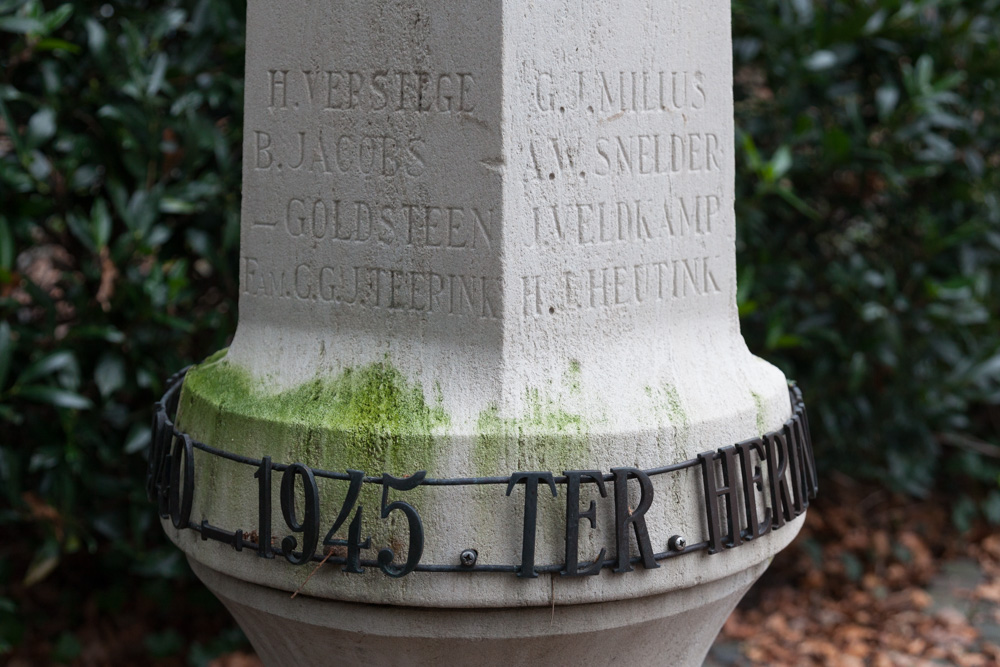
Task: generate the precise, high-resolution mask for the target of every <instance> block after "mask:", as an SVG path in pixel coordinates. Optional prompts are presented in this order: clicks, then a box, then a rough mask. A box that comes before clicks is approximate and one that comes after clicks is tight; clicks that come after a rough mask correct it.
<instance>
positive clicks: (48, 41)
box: [35, 37, 81, 54]
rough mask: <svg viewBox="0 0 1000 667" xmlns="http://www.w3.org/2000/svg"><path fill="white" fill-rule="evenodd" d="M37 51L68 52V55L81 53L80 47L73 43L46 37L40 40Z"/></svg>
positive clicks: (36, 45)
mask: <svg viewBox="0 0 1000 667" xmlns="http://www.w3.org/2000/svg"><path fill="white" fill-rule="evenodd" d="M35 50H36V51H66V52H67V53H73V54H76V53H80V51H81V49H80V45H79V44H74V43H72V42H67V41H66V40H65V39H56V38H54V37H46V38H45V39H40V40H38V42H37V43H36V44H35Z"/></svg>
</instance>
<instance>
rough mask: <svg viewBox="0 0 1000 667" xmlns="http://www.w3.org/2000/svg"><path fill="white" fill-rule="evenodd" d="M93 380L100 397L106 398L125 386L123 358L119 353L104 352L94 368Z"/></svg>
mask: <svg viewBox="0 0 1000 667" xmlns="http://www.w3.org/2000/svg"><path fill="white" fill-rule="evenodd" d="M94 382H95V383H96V384H97V390H98V391H99V392H100V393H101V397H102V398H107V397H108V396H110V395H111V394H113V393H114V392H116V391H118V390H119V389H121V388H122V387H123V386H125V360H124V359H122V358H121V357H120V356H119V355H117V354H113V353H105V354H104V355H102V356H101V359H100V360H99V361H98V362H97V367H96V368H95V369H94Z"/></svg>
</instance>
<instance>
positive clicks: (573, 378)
mask: <svg viewBox="0 0 1000 667" xmlns="http://www.w3.org/2000/svg"><path fill="white" fill-rule="evenodd" d="M563 381H564V382H565V383H566V387H567V388H569V392H570V393H571V394H576V395H578V394H579V393H580V362H579V361H577V360H576V359H570V360H569V368H568V369H567V370H566V373H565V374H564V375H563Z"/></svg>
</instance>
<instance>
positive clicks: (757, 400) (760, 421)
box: [750, 391, 767, 435]
mask: <svg viewBox="0 0 1000 667" xmlns="http://www.w3.org/2000/svg"><path fill="white" fill-rule="evenodd" d="M750 396H752V397H753V404H754V406H755V407H756V409H757V435H764V433H765V432H766V431H767V419H766V418H765V417H764V399H763V398H761V395H760V394H758V393H757V392H755V391H751V392H750Z"/></svg>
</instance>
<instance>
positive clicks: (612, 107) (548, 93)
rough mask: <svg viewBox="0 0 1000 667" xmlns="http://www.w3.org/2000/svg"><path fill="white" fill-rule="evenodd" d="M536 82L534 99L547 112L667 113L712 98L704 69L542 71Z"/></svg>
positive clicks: (701, 104)
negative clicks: (707, 89) (558, 72)
mask: <svg viewBox="0 0 1000 667" xmlns="http://www.w3.org/2000/svg"><path fill="white" fill-rule="evenodd" d="M534 84H535V85H534V96H533V100H532V101H533V102H534V106H535V107H536V108H537V109H538V110H539V111H545V112H561V113H565V112H567V111H578V112H586V113H598V112H599V113H616V112H617V113H622V112H624V113H640V114H641V113H664V112H671V111H682V110H695V111H696V110H698V109H703V108H704V107H705V105H706V103H707V102H708V97H707V93H706V86H705V76H704V75H703V74H702V73H701V72H687V71H682V72H678V71H664V70H655V71H653V70H642V71H636V70H630V71H623V70H619V71H615V72H581V71H578V72H571V73H568V74H565V75H558V74H553V73H552V72H539V73H538V74H537V76H536V77H535V82H534Z"/></svg>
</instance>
